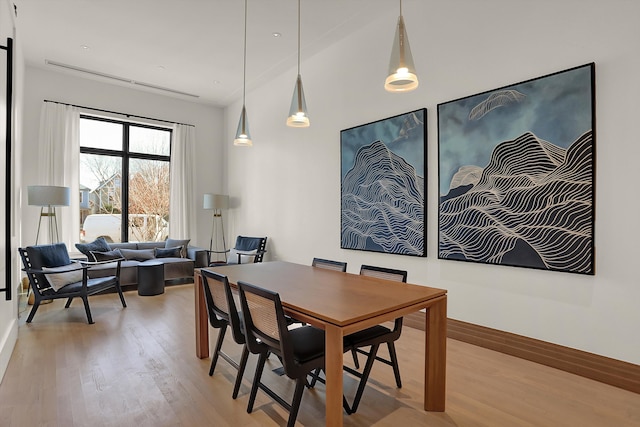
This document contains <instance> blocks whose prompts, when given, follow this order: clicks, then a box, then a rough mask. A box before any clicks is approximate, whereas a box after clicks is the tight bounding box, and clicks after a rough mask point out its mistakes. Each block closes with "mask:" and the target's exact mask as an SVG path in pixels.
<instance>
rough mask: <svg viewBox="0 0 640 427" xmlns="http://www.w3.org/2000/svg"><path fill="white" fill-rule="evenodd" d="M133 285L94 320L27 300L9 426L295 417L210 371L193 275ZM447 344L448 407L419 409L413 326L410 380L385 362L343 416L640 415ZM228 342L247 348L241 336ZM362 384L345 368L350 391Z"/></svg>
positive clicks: (517, 421)
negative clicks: (160, 286)
mask: <svg viewBox="0 0 640 427" xmlns="http://www.w3.org/2000/svg"><path fill="white" fill-rule="evenodd" d="M125 297H126V298H127V303H128V306H129V307H128V308H126V309H123V308H122V307H121V306H120V302H119V300H118V297H117V296H116V295H103V296H97V297H92V298H91V307H92V312H93V317H94V320H95V322H96V323H95V324H94V325H88V324H87V323H86V318H85V314H84V309H83V307H82V303H81V302H80V301H74V303H73V304H72V306H71V308H69V309H66V310H65V309H64V308H63V305H64V302H63V301H54V302H53V303H51V304H48V305H44V306H42V307H40V310H39V312H38V314H36V317H35V318H34V322H33V323H31V324H30V325H26V324H24V320H25V318H26V315H27V313H26V311H25V312H24V313H23V314H22V315H21V319H20V330H19V338H18V343H17V345H16V348H15V350H14V353H13V355H12V358H11V361H10V363H9V367H8V370H7V372H6V374H5V377H4V379H3V381H2V384H1V385H0V426H3V427H31V426H61V427H62V426H65V427H67V426H91V427H98V426H118V427H119V426H125V427H126V426H136V427H143V426H153V427H158V426H216V427H219V426H220V427H221V426H277V425H284V424H285V423H286V419H287V413H286V411H284V410H283V409H282V408H281V407H280V406H279V405H277V404H276V403H275V402H273V401H272V400H271V399H269V398H268V397H267V396H266V395H265V394H264V393H262V392H258V398H257V400H256V405H255V409H254V412H253V413H252V414H247V413H246V404H247V399H248V392H249V386H250V380H251V377H252V375H253V366H252V365H250V366H249V367H248V368H247V373H246V374H245V380H244V383H243V385H242V387H241V389H240V394H239V396H238V399H237V400H232V399H231V391H232V387H233V381H234V379H235V374H236V371H235V370H234V369H233V368H232V367H230V366H229V365H228V364H227V363H226V362H225V361H224V360H222V359H219V361H218V366H217V368H216V373H215V374H214V376H213V377H209V376H208V375H207V374H208V370H209V363H210V359H205V360H199V359H197V358H196V357H195V339H194V327H193V322H194V316H193V298H194V297H193V285H190V284H188V285H180V286H172V287H167V289H166V292H165V293H164V294H163V295H159V296H153V297H141V296H138V295H137V293H136V292H127V293H126V294H125ZM28 309H30V307H28V308H25V310H28ZM216 333H217V332H216V331H215V330H214V331H212V338H213V339H212V341H214V340H215V336H216ZM228 335H230V334H228ZM229 338H230V337H229ZM212 345H213V343H212ZM447 345H448V355H447V410H446V412H444V413H437V412H425V411H423V410H422V409H421V406H422V384H423V380H422V378H423V366H424V364H423V357H424V334H423V332H421V331H418V330H415V329H412V328H405V329H404V330H403V333H402V337H401V338H400V340H399V342H398V344H397V350H398V355H399V358H400V369H401V374H402V380H403V387H402V389H396V388H395V383H394V380H393V374H392V371H391V368H390V367H388V366H386V365H383V364H380V363H378V364H376V365H375V367H374V370H373V373H372V378H371V379H370V381H369V385H368V387H367V390H366V391H365V393H364V396H363V400H362V403H361V405H360V408H359V410H358V413H357V414H354V415H351V416H346V415H345V417H344V424H345V426H370V425H375V426H394V427H397V426H401V425H402V426H434V427H452V426H465V427H466V426H486V427H493V426H580V427H589V426H598V427H600V426H616V427H618V426H640V395H638V394H635V393H632V392H629V391H625V390H622V389H618V388H615V387H612V386H608V385H605V384H602V383H598V382H595V381H592V380H589V379H585V378H582V377H578V376H575V375H572V374H568V373H565V372H562V371H559V370H555V369H553V368H549V367H546V366H543V365H538V364H536V363H532V362H528V361H525V360H522V359H518V358H515V357H511V356H507V355H504V354H501V353H497V352H494V351H491V350H486V349H483V348H480V347H476V346H473V345H470V344H465V343H462V342H459V341H455V340H448V343H447ZM224 348H225V349H226V350H227V353H229V354H231V355H232V356H235V357H238V356H239V354H240V348H239V346H237V345H236V344H235V343H233V342H232V341H231V340H227V341H226V342H225V346H224ZM381 352H384V353H386V350H382V349H381ZM345 356H348V355H345ZM254 359H255V357H253V356H252V357H251V358H250V361H251V362H254V361H255V360H254ZM345 360H349V357H345ZM270 362H271V366H270V367H271V368H277V367H278V366H279V364H278V362H277V361H276V360H273V361H270ZM265 377H266V378H265V381H266V382H268V383H269V385H271V386H273V387H276V388H277V389H278V390H279V391H280V392H281V393H283V394H285V395H286V396H287V399H289V397H290V396H291V393H292V392H293V388H292V384H291V383H292V381H290V380H287V379H286V377H279V376H277V375H275V374H274V373H273V372H271V370H268V371H267V370H265ZM355 387H356V382H355V380H354V379H353V378H352V377H349V376H346V377H345V393H346V394H347V396H348V399H349V400H351V399H352V396H353V394H354V393H355ZM323 414H324V386H323V385H322V384H318V385H317V386H316V388H315V389H313V390H306V391H305V393H304V396H303V400H302V406H301V409H300V413H299V415H298V425H305V426H322V425H324V421H323Z"/></svg>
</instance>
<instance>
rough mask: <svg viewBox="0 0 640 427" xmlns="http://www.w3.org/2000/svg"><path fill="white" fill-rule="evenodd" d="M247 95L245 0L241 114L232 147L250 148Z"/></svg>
mask: <svg viewBox="0 0 640 427" xmlns="http://www.w3.org/2000/svg"><path fill="white" fill-rule="evenodd" d="M246 94H247V0H244V50H243V54H242V112H241V113H240V121H239V122H238V130H237V131H236V137H235V139H234V140H233V145H237V146H240V147H251V146H253V141H251V134H250V133H249V120H247V109H246V108H245V98H246Z"/></svg>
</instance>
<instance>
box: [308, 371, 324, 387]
mask: <svg viewBox="0 0 640 427" xmlns="http://www.w3.org/2000/svg"><path fill="white" fill-rule="evenodd" d="M320 371H322V368H317V369H316V370H315V371H313V374H311V382H310V383H309V384H308V387H309V388H314V387H315V386H316V382H317V381H318V378H319V377H320Z"/></svg>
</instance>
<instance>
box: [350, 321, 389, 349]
mask: <svg viewBox="0 0 640 427" xmlns="http://www.w3.org/2000/svg"><path fill="white" fill-rule="evenodd" d="M390 333H391V329H389V328H387V327H386V326H382V325H375V326H372V327H370V328H367V329H364V330H362V331H358V332H354V333H352V334H349V335H347V336H346V337H344V339H345V341H346V342H347V343H349V344H350V345H355V344H359V343H363V342H367V341H370V340H374V339H376V338H379V337H381V336H384V335H386V334H390Z"/></svg>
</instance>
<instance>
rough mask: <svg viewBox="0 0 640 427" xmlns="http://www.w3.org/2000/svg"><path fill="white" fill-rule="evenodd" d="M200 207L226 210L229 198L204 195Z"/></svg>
mask: <svg viewBox="0 0 640 427" xmlns="http://www.w3.org/2000/svg"><path fill="white" fill-rule="evenodd" d="M202 207H203V208H204V209H215V210H218V209H227V208H228V207H229V196H227V195H224V194H208V193H207V194H205V195H204V201H203V205H202Z"/></svg>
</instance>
